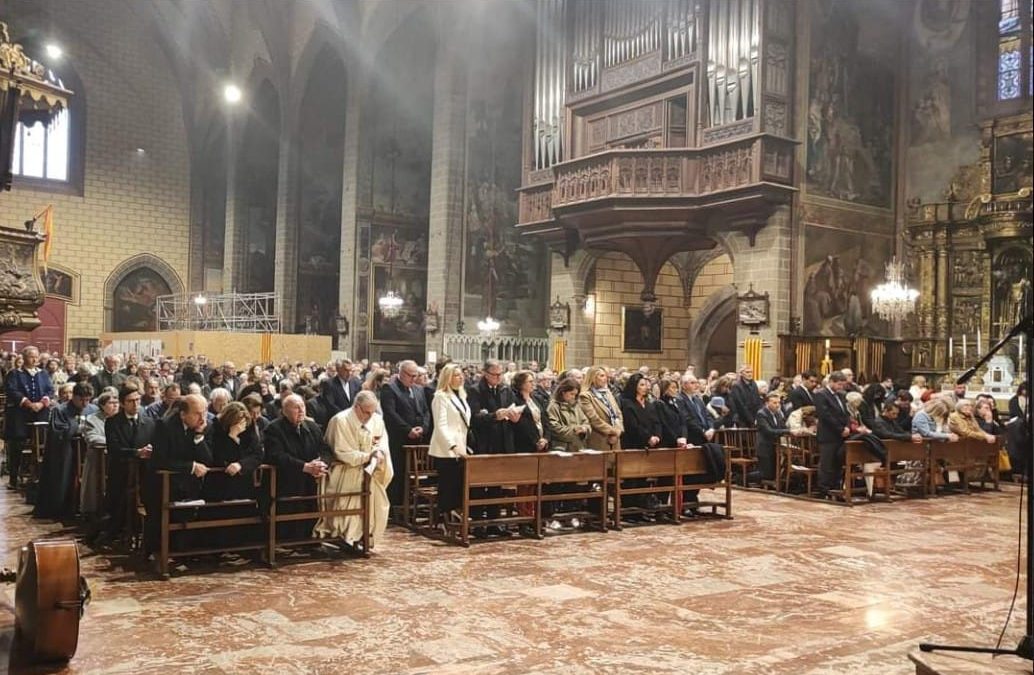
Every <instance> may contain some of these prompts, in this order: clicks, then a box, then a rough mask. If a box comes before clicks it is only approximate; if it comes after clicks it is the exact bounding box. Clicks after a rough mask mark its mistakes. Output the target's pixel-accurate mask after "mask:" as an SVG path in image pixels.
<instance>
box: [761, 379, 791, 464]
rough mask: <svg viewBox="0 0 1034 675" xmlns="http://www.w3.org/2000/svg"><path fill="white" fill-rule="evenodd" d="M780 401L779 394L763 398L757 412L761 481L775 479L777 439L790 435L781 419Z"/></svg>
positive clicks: (783, 419)
mask: <svg viewBox="0 0 1034 675" xmlns="http://www.w3.org/2000/svg"><path fill="white" fill-rule="evenodd" d="M781 403H782V401H781V399H780V397H779V394H775V393H772V394H769V395H768V396H766V397H765V406H764V407H763V408H762V409H761V410H759V411H758V417H757V420H756V425H757V428H758V470H759V471H760V472H761V480H771V481H774V480H775V479H776V453H777V449H776V446H777V445H778V444H779V437H780V436H785V435H786V434H788V433H790V430H789V429H788V428H787V427H786V419H785V418H784V417H783V411H782V405H781Z"/></svg>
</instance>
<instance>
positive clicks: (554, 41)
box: [533, 0, 567, 169]
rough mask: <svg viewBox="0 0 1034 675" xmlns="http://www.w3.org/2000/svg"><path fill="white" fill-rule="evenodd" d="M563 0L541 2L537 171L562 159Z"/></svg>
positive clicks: (563, 91) (535, 124)
mask: <svg viewBox="0 0 1034 675" xmlns="http://www.w3.org/2000/svg"><path fill="white" fill-rule="evenodd" d="M565 10H566V3H565V2H564V0H539V3H538V7H537V18H538V22H537V24H538V36H537V37H538V40H537V45H536V50H535V119H534V122H533V126H534V130H533V133H534V147H535V168H536V169H545V168H548V167H550V166H553V165H554V164H556V163H557V162H560V161H561V160H562V159H563V154H564V133H563V119H564V94H565V91H566V81H565V74H566V72H567V68H566V67H565V59H566V57H567V53H566V52H567V50H566V44H567V40H566V35H565V32H564V30H563V26H564V25H565V21H564V19H565Z"/></svg>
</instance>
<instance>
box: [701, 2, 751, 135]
mask: <svg viewBox="0 0 1034 675" xmlns="http://www.w3.org/2000/svg"><path fill="white" fill-rule="evenodd" d="M759 18H760V0H711V1H710V4H709V7H708V42H707V97H708V107H707V110H708V120H707V121H706V126H713V125H718V124H725V123H727V122H734V121H736V120H741V119H744V118H746V117H753V116H754V112H755V110H756V109H757V98H758V87H757V86H756V85H757V81H758V32H759V28H760V21H759Z"/></svg>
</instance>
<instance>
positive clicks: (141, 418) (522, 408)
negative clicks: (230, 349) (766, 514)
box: [0, 347, 1029, 551]
mask: <svg viewBox="0 0 1034 675" xmlns="http://www.w3.org/2000/svg"><path fill="white" fill-rule="evenodd" d="M0 367H2V369H3V377H4V383H5V393H6V409H5V415H4V439H5V441H6V443H5V447H6V453H5V454H6V471H7V472H8V474H9V480H10V486H11V487H12V488H17V487H18V481H19V475H20V471H19V460H20V458H21V456H22V449H23V448H25V446H26V443H28V442H30V439H31V438H32V436H33V428H34V426H36V427H38V426H46V427H47V429H48V433H47V434H46V448H45V452H44V453H43V460H42V464H41V466H40V467H39V472H38V483H37V484H36V485H35V486H34V490H33V491H32V492H31V493H30V494H29V495H28V498H29V500H30V501H32V502H33V503H34V513H35V515H36V516H38V517H42V518H57V519H61V518H67V517H71V516H73V515H74V514H76V513H78V514H79V515H80V516H81V517H82V518H83V519H84V521H85V522H86V523H87V527H88V529H89V533H90V537H91V538H93V539H94V540H96V541H97V542H98V543H100V544H104V543H106V542H113V541H117V540H118V539H119V538H120V536H121V535H122V534H123V533H124V528H125V527H126V513H127V504H126V498H127V497H126V495H127V490H126V486H127V481H128V480H129V475H130V467H131V462H139V463H140V464H141V465H142V466H143V467H144V472H143V473H144V476H145V479H144V481H143V492H144V501H145V504H146V505H148V508H147V512H148V514H150V515H151V516H153V515H154V514H155V513H157V511H158V509H157V508H155V506H156V503H157V502H156V500H157V499H158V496H157V494H156V493H157V489H156V487H155V486H156V484H157V483H156V473H155V472H156V471H158V470H166V471H171V472H173V477H172V492H173V494H172V498H173V499H174V500H176V501H181V502H182V501H188V502H189V501H190V500H197V499H204V500H206V501H226V500H242V499H254V498H256V490H257V488H256V487H255V485H256V483H255V480H254V478H255V472H256V470H258V468H259V466H260V465H262V464H263V463H268V464H272V465H274V466H275V467H276V468H277V474H276V475H277V486H276V488H277V494H278V495H280V496H308V497H314V496H316V495H319V494H327V495H336V494H339V493H346V494H347V493H351V492H355V491H356V490H357V489H358V486H359V485H361V483H362V472H363V471H364V470H366V471H369V472H370V474H371V481H370V484H371V493H372V496H371V514H372V515H371V519H370V520H371V532H372V538H371V547H375V546H376V545H377V543H379V542H380V541H381V540H382V538H383V532H384V529H385V527H386V525H387V523H388V522H389V520H390V519H391V518H394V517H398V509H397V507H398V506H399V505H401V504H402V503H403V491H404V490H405V489H406V486H405V476H404V475H403V474H404V471H403V470H402V467H404V463H405V454H404V453H405V450H404V448H405V446H407V445H426V446H429V454H430V456H431V457H432V458H433V459H432V461H433V462H434V466H435V469H436V470H437V472H438V500H437V509H438V516H439V519H440V521H441V522H442V523H443V524H444V525H449V524H455V523H456V522H457V521H458V519H460V518H461V515H460V514H459V513H458V508H459V506H460V504H461V502H462V489H463V486H462V475H461V465H460V458H461V457H462V456H464V455H468V454H493V453H511V452H542V451H547V450H560V451H565V452H578V451H581V450H584V449H595V450H620V449H622V448H626V449H628V448H662V447H680V446H686V445H694V446H702V447H704V448H705V449H708V451H709V452H708V457H710V458H711V461H712V463H713V467H714V471H715V472H717V471H719V470H720V467H721V466H722V465H723V464H724V462H723V460H722V455H721V452H722V451H721V448H720V446H717V445H716V444H715V443H714V441H715V435H716V433H717V432H719V431H720V430H722V429H728V428H743V427H750V428H755V429H756V431H757V460H758V463H757V470H756V471H755V472H753V473H751V474H750V475H749V476H748V480H749V481H751V482H755V483H759V484H762V483H764V482H765V481H772V480H774V479H775V473H776V452H777V450H776V449H777V446H778V444H779V439H780V437H782V436H785V435H790V436H814V437H815V442H816V444H817V446H818V448H819V455H820V463H819V471H818V483H819V489H820V491H822V492H824V493H828V492H831V491H835V490H837V488H838V487H840V485H839V483H840V480H841V476H842V468H843V461H844V455H843V452H844V441H845V440H848V439H859V440H863V441H864V442H866V443H867V444H868V445H869V447H870V449H871V450H872V452H873V453H874V454H875V455H876V456H877V457H881V448H882V441H884V440H887V439H896V440H908V441H915V442H921V441H924V440H956V439H958V438H969V439H976V440H979V441H986V442H988V443H996V442H998V439H999V437H1001V436H1002V435H1005V436H1007V437H1011V438H1012V440H1011V441H1010V443H1009V448H1010V452H1009V454H1010V460H1011V464H1012V469H1013V471H1015V472H1017V473H1022V471H1023V467H1024V462H1025V461H1027V460H1028V459H1029V458H1028V457H1026V453H1025V452H1024V451H1023V447H1022V441H1017V439H1018V438H1019V437H1018V436H1016V434H1015V433H1013V432H1014V431H1019V433H1022V430H1020V429H1019V428H1020V427H1022V424H1017V423H1016V422H1017V420H1018V419H1020V418H1022V417H1023V415H1024V414H1025V411H1026V406H1027V405H1028V403H1027V401H1028V389H1027V385H1026V384H1023V385H1021V386H1020V388H1019V390H1018V391H1017V394H1016V396H1014V397H1013V398H1012V400H1011V401H1010V402H1009V410H1008V414H1007V415H1001V414H1000V413H999V411H998V409H997V407H996V402H995V400H994V398H993V397H991V396H990V395H989V394H986V393H975V392H970V391H968V390H967V389H966V387H965V386H964V385H958V386H956V387H955V388H954V389H952V390H947V391H938V392H934V391H932V390H930V388H929V387H927V386H926V382H925V381H924V380H923V379H922V378H916V379H915V380H914V381H912V382H911V386H904V384H902V383H897V382H895V381H894V379H893V378H890V377H888V378H885V379H884V380H882V381H880V382H873V383H869V384H867V385H866V386H862V385H861V384H859V383H857V382H855V380H854V375H853V373H852V372H851V371H850V370H849V369H845V370H843V371H834V372H832V373H830V374H829V375H827V376H825V377H819V376H818V375H817V374H816V373H813V372H804V373H800V374H798V375H796V376H795V377H793V378H781V377H774V378H772V379H771V380H768V381H756V380H755V378H754V373H753V370H752V368H751V367H750V366H749V365H744V366H742V367H740V369H739V370H738V372H736V373H725V374H721V373H718V372H717V371H711V372H709V373H708V374H707V375H706V376H704V375H701V376H698V375H697V374H696V372H695V368H694V367H692V366H690V367H689V368H687V369H686V370H685V371H681V370H668V369H660V370H657V371H654V370H651V369H650V368H647V367H645V366H644V367H641V368H638V369H628V368H616V369H614V368H607V367H603V366H592V367H588V368H584V369H583V368H570V369H567V370H565V371H563V372H559V373H555V372H553V371H551V370H550V369H548V368H543V367H540V364H538V363H535V362H531V363H529V364H527V368H524V369H521V368H519V367H518V364H516V363H501V362H499V361H494V360H488V361H485V362H484V363H483V364H481V365H480V367H475V366H471V365H469V364H459V363H453V362H451V361H450V360H449V359H448V358H443V359H441V360H440V361H439V362H438V363H435V364H433V365H428V366H426V367H424V366H420V365H419V364H417V363H415V362H413V361H401V362H399V363H397V364H391V363H377V362H368V361H366V360H362V361H357V362H352V361H349V360H341V361H335V362H331V363H327V364H315V363H310V364H303V363H288V362H284V363H281V364H246V365H245V366H244V368H243V370H238V368H237V367H236V366H235V364H233V363H231V362H225V363H222V364H218V365H217V364H214V363H210V362H209V361H208V359H206V358H205V357H204V356H201V355H198V356H196V357H192V358H186V359H179V360H177V359H172V358H163V357H158V358H151V357H149V358H140V357H139V356H138V355H135V354H129V355H125V357H124V358H123V357H121V356H118V355H107V356H104V357H103V358H101V359H98V358H97V357H94V356H82V357H75V356H64V357H59V356H57V355H51V354H46V353H42V354H41V353H40V351H39V350H38V349H36V348H35V347H26V348H25V349H23V350H22V351H21V352H20V353H18V354H3V355H2V358H0ZM1010 435H1011V436H1010ZM73 443H79V444H80V445H79V446H78V447H80V448H85V458H84V461H83V466H82V470H81V480H79V481H78V487H79V489H78V493H75V491H74V490H73V484H74V482H75V478H76V476H77V475H80V474H79V473H77V472H78V471H79V467H78V466H77V462H78V455H77V453H76V452H75V451H73V449H72V447H73V446H72V444H73ZM883 458H885V454H884V455H883ZM105 484H106V489H102V485H105ZM321 491H322V492H321ZM339 499H340V500H341V502H340V503H338V504H336V505H335V509H337V510H345V509H349V508H352V506H353V505H354V500H355V499H356V498H355V497H340V498H339ZM650 499H656V497H650ZM644 505H646V506H650V504H648V503H645V504H644ZM393 507H396V508H393ZM227 508H230V507H227ZM285 508H290V507H289V506H285ZM294 508H297V509H298V510H299V512H301V511H304V510H311V504H309V505H307V504H304V503H301V502H299V503H298V504H297V505H296V506H295V507H294ZM692 508H693V499H692V497H690V498H689V499H688V500H687V503H686V509H687V511H686V515H690V516H691V515H692ZM496 514H497V509H496V510H493V509H486V510H485V511H484V512H483V513H482V514H480V515H482V516H483V517H487V518H491V517H493V516H494V515H496ZM538 515H539V517H541V518H543V519H544V521H545V523H546V526H547V527H549V528H551V529H556V528H560V527H562V524H561V523H559V522H558V521H557V520H556V519H554V518H552V514H550V513H543V514H538ZM642 517H644V518H649V515H644V516H642ZM575 526H577V523H575ZM156 527H157V524H156V522H155V519H154V518H153V517H150V518H149V519H148V522H147V523H146V524H145V528H144V544H145V547H146V548H147V549H148V550H150V551H154V550H155V546H156V537H157V530H156ZM474 533H475V536H493V535H495V536H507V535H509V534H510V533H509V532H507V531H506V530H505V528H501V527H495V528H491V527H489V528H478V527H475V529H474ZM361 534H362V527H361V523H360V522H359V520H358V516H335V517H326V518H322V519H320V520H318V521H310V520H300V521H295V522H288V523H281V524H279V526H278V537H282V538H285V539H305V538H309V537H316V538H324V539H327V540H334V541H335V542H338V543H340V544H341V545H343V546H345V547H346V548H348V549H353V550H356V549H358V548H359V547H360V546H361V543H360V541H361ZM234 536H247V533H238V535H234Z"/></svg>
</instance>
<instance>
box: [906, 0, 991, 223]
mask: <svg viewBox="0 0 1034 675" xmlns="http://www.w3.org/2000/svg"><path fill="white" fill-rule="evenodd" d="M970 10H971V3H970V2H969V1H968V0H920V1H919V2H916V3H915V10H914V12H913V14H912V26H911V31H910V32H909V33H908V35H909V37H910V39H909V41H908V45H907V49H908V50H909V52H910V53H911V56H910V58H909V59H908V64H909V66H908V78H909V86H908V91H909V95H910V99H909V101H908V120H907V125H906V127H905V130H906V132H907V134H908V150H907V153H908V160H907V161H906V162H905V171H907V176H906V183H907V195H908V197H909V198H910V199H911V198H916V199H919V200H920V201H922V202H936V201H941V200H943V199H944V196H945V191H946V190H947V189H948V187H949V185H950V184H951V183H952V182H953V181H956V175H955V174H956V173H957V171H958V170H959V167H960V166H965V165H975V163H976V162H977V161H978V160H979V158H980V137H979V129H978V128H977V126H976V124H975V122H976V119H975V117H976V99H975V88H974V87H973V82H974V80H975V78H976V71H975V68H976V62H977V59H975V58H974V53H973V50H974V42H975V31H974V29H973V23H974V22H973V21H972V20H971V19H970ZM956 182H957V181H956ZM971 187H972V188H975V187H977V186H976V185H975V184H974V185H973V186H969V185H961V184H960V185H957V186H956V190H957V192H958V191H960V190H969V189H970V188H971ZM957 196H958V198H960V199H961V198H962V195H957Z"/></svg>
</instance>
